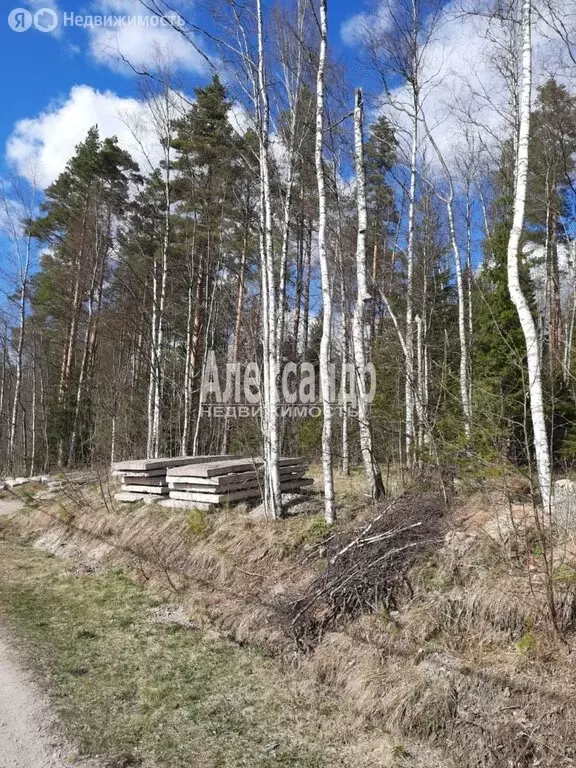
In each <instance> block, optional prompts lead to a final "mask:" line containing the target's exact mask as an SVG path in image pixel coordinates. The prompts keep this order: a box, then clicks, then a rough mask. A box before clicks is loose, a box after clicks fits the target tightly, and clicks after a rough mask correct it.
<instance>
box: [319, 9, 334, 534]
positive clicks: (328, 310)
mask: <svg viewBox="0 0 576 768" xmlns="http://www.w3.org/2000/svg"><path fill="white" fill-rule="evenodd" d="M319 30H320V50H319V55H318V71H317V77H316V142H315V164H316V180H317V184H318V259H319V262H320V274H321V285H322V338H321V340H320V392H321V399H322V409H323V414H324V419H323V424H322V474H323V477H324V514H325V517H326V522H327V523H328V524H329V525H331V524H332V523H333V522H334V521H335V519H336V504H335V500H334V472H333V462H332V400H331V398H332V391H331V387H330V370H329V364H330V343H331V337H332V292H331V282H330V281H331V276H330V270H329V267H328V254H327V249H326V223H327V222H326V218H327V205H326V169H325V166H324V153H323V145H324V113H325V88H326V81H325V79H326V54H327V45H328V6H327V0H320V18H319Z"/></svg>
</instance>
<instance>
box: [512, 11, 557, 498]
mask: <svg viewBox="0 0 576 768" xmlns="http://www.w3.org/2000/svg"><path fill="white" fill-rule="evenodd" d="M531 14H532V0H522V17H521V27H522V34H521V51H520V70H521V77H522V80H521V86H520V98H519V108H518V124H519V130H518V140H517V142H516V147H517V150H516V183H515V189H514V209H513V221H512V228H511V230H510V239H509V241H508V290H509V291H510V298H511V299H512V302H513V304H514V306H515V307H516V311H517V313H518V318H519V320H520V325H521V327H522V333H523V334H524V340H525V342H526V359H527V365H528V387H529V395H530V413H531V416H532V429H533V433H534V450H535V456H536V468H537V472H538V482H539V485H540V493H541V496H542V503H543V505H544V507H545V508H546V509H549V508H550V507H551V504H552V475H551V469H550V451H549V446H548V437H547V433H546V421H545V417H544V402H543V396H542V361H541V357H540V347H539V343H538V334H537V332H536V324H535V322H534V318H533V317H532V313H531V312H530V307H529V305H528V301H527V300H526V296H525V295H524V292H523V291H522V287H521V285H520V269H519V260H520V239H521V237H522V230H523V228H524V212H525V207H526V188H527V180H528V160H529V134H530V103H531V88H532V23H531Z"/></svg>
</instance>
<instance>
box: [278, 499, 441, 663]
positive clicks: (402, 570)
mask: <svg viewBox="0 0 576 768" xmlns="http://www.w3.org/2000/svg"><path fill="white" fill-rule="evenodd" d="M445 509H446V507H445V502H444V501H443V499H441V498H440V497H435V496H425V495H418V496H403V497H401V498H399V499H396V500H395V501H393V502H391V503H388V504H387V505H386V506H385V507H384V508H383V509H382V508H381V509H380V510H379V511H378V513H377V514H376V516H375V517H374V518H373V519H372V520H371V521H370V522H369V523H367V524H364V525H363V526H362V528H359V529H357V530H355V531H352V532H351V531H346V532H345V533H341V534H337V535H335V536H331V537H330V538H329V539H328V540H327V542H326V544H325V547H326V551H325V556H326V560H327V563H326V568H325V570H324V571H323V573H322V574H321V575H320V576H319V577H318V578H317V579H315V580H314V581H313V582H312V583H311V584H310V585H309V587H308V588H307V590H306V592H305V593H304V594H301V595H299V596H297V597H296V598H295V599H294V598H293V599H291V600H286V601H284V602H283V604H282V605H281V606H280V610H281V613H282V614H283V618H284V622H285V625H286V626H287V628H288V630H289V632H290V634H291V635H292V636H293V637H294V639H295V641H296V643H297V644H298V646H299V647H300V648H301V649H303V650H308V649H310V648H312V647H313V646H314V645H316V643H318V642H319V641H320V639H321V637H322V635H323V634H324V632H326V631H327V630H330V629H332V628H334V627H335V626H337V625H338V624H339V623H342V622H344V621H348V620H350V619H352V618H354V617H356V616H359V615H361V614H363V613H368V612H374V611H378V610H382V609H385V610H387V611H393V610H396V608H397V604H398V600H399V598H400V596H401V594H403V593H406V592H410V591H411V590H410V585H409V583H408V581H407V573H408V571H409V569H410V567H411V566H412V565H413V563H414V562H415V561H416V560H417V559H419V558H421V557H422V556H423V555H425V554H427V553H429V552H432V551H433V550H434V549H437V548H438V546H439V544H440V542H441V541H442V540H443V538H444V535H445V533H446V521H445Z"/></svg>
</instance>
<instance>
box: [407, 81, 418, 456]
mask: <svg viewBox="0 0 576 768" xmlns="http://www.w3.org/2000/svg"><path fill="white" fill-rule="evenodd" d="M412 108H413V115H412V144H411V150H410V190H409V193H408V243H407V249H406V251H407V252H406V261H407V285H406V332H405V335H404V338H405V346H406V351H405V361H406V365H405V368H406V372H405V374H406V379H405V384H404V392H405V408H406V417H405V418H406V443H405V449H406V463H407V465H408V466H409V467H411V466H412V464H413V461H414V389H415V384H416V382H415V380H414V320H413V318H414V310H413V295H414V229H415V214H416V159H417V151H418V117H419V97H418V90H417V87H416V86H415V85H413V86H412Z"/></svg>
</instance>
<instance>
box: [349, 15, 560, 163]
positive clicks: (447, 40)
mask: <svg viewBox="0 0 576 768" xmlns="http://www.w3.org/2000/svg"><path fill="white" fill-rule="evenodd" d="M399 2H404V0H384V1H383V2H381V3H380V5H379V8H378V10H377V11H376V12H374V13H373V14H362V13H361V14H357V15H355V16H353V17H351V18H350V19H349V20H348V21H347V22H345V23H344V25H343V26H342V28H341V35H342V39H343V40H344V42H345V43H347V44H349V45H354V46H356V45H361V44H362V41H363V39H365V38H366V37H367V36H368V35H373V34H374V30H377V31H378V30H379V28H381V29H385V28H386V27H387V26H389V24H390V10H389V9H390V6H392V8H394V4H395V3H399ZM561 2H562V3H563V4H564V5H565V6H566V8H567V7H568V5H571V6H573V5H574V0H561ZM479 6H480V4H479V3H478V2H473V0H470V7H471V10H472V11H473V10H476V11H480V7H479ZM463 10H464V9H463V3H462V0H451V2H449V3H448V4H447V5H446V6H445V7H444V8H443V10H442V12H441V16H440V19H439V23H438V25H437V28H436V31H435V34H434V35H433V37H432V39H431V40H430V41H429V43H428V46H427V49H426V52H425V55H424V57H423V63H422V72H423V80H424V82H423V88H422V94H421V97H422V103H423V113H424V115H425V118H426V122H427V126H428V128H429V129H430V130H431V131H432V133H433V136H434V139H435V141H436V143H437V145H438V147H439V149H440V151H441V152H442V154H443V155H444V157H445V158H446V160H447V161H449V162H450V161H454V160H457V159H458V158H459V157H461V156H462V151H463V147H464V146H465V141H464V137H463V128H464V126H466V129H467V131H468V135H471V134H472V135H474V134H475V148H476V151H478V149H479V148H480V147H481V146H482V145H484V146H486V147H487V149H488V150H489V151H490V150H492V149H493V148H494V147H495V146H497V145H498V144H499V142H500V141H501V140H502V138H503V136H504V135H506V128H507V121H509V120H510V112H511V110H510V104H509V92H508V90H507V85H506V82H505V80H504V78H503V76H502V74H501V71H500V70H499V57H500V55H501V54H502V50H503V45H504V43H505V39H506V38H505V33H504V31H503V30H502V29H501V28H499V27H498V25H497V24H496V23H495V22H491V23H489V21H488V20H487V18H486V16H485V15H482V14H480V13H477V14H474V13H469V14H466V13H464V12H463ZM566 18H567V17H566ZM533 49H534V86H535V87H536V86H538V85H539V84H541V83H542V82H544V80H546V78H547V77H549V76H550V75H554V76H556V77H557V78H558V79H559V80H560V81H561V82H565V84H567V85H568V86H569V87H571V89H572V90H574V80H572V82H571V83H570V77H569V75H570V66H569V64H568V65H567V64H566V59H567V57H566V56H565V55H561V54H562V45H561V44H560V43H559V42H558V41H557V40H556V41H554V40H551V39H550V27H549V26H546V24H545V23H543V22H542V20H541V19H538V20H536V19H535V24H534V30H533ZM563 59H564V61H563ZM385 66H386V62H385V61H383V67H385ZM390 76H392V74H391V73H390ZM391 96H392V98H391V103H390V102H388V105H387V106H386V107H385V111H386V113H387V114H388V115H389V116H390V117H391V119H392V120H393V122H394V123H395V124H396V125H397V126H398V127H399V129H400V130H399V138H400V140H401V142H403V141H406V142H408V140H409V133H410V121H409V119H408V115H409V113H410V93H409V90H408V88H407V86H406V85H405V84H400V85H397V86H395V87H394V88H393V90H392V94H391ZM403 131H404V133H403ZM421 135H424V131H423V130H422V128H421ZM420 149H421V150H422V151H424V150H425V151H426V154H427V158H428V160H429V161H431V162H432V163H434V161H435V158H434V153H433V151H432V149H431V148H430V146H426V142H423V143H422V144H421V147H420Z"/></svg>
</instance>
